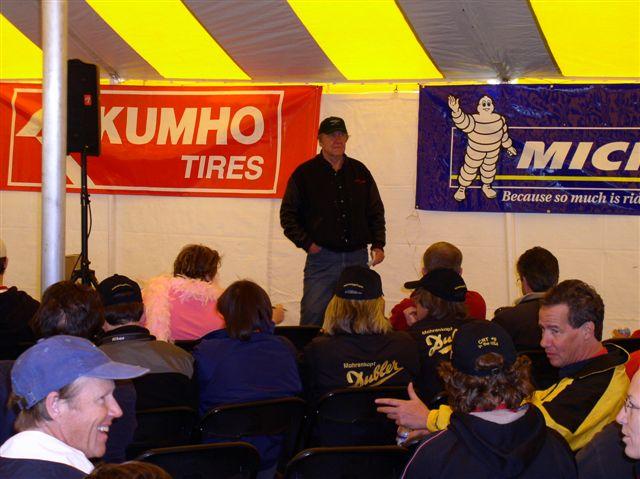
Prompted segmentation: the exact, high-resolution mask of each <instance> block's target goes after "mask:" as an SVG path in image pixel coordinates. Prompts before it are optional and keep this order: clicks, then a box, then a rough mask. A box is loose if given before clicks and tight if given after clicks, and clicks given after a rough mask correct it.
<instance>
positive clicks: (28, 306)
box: [0, 286, 40, 359]
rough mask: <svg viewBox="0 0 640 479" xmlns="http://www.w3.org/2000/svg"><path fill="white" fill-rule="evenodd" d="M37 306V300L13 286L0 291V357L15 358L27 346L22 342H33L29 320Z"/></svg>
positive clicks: (38, 304)
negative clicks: (2, 291)
mask: <svg viewBox="0 0 640 479" xmlns="http://www.w3.org/2000/svg"><path fill="white" fill-rule="evenodd" d="M38 306H40V303H39V302H38V301H36V300H35V299H33V298H32V297H31V296H29V295H28V294H27V293H25V292H24V291H19V290H18V289H17V288H16V287H15V286H14V287H11V288H9V289H8V290H7V291H5V292H4V293H0V359H17V358H18V356H19V355H20V353H22V352H23V351H24V350H25V349H26V348H27V347H28V344H24V343H35V337H34V335H33V333H32V332H31V329H30V328H29V320H30V319H31V317H32V316H33V315H34V313H35V312H36V310H37V309H38ZM20 343H23V344H20Z"/></svg>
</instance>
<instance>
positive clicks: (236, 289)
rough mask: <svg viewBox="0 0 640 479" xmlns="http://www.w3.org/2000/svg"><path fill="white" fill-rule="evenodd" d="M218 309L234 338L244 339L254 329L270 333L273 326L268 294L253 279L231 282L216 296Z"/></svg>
mask: <svg viewBox="0 0 640 479" xmlns="http://www.w3.org/2000/svg"><path fill="white" fill-rule="evenodd" d="M218 311H219V312H220V314H222V316H223V317H224V321H225V323H226V330H227V334H229V336H230V337H232V338H235V339H241V340H243V341H246V340H248V339H249V338H250V337H251V333H253V332H254V331H260V332H263V333H272V332H273V329H274V328H275V324H274V323H273V320H272V319H271V318H272V314H273V311H272V309H271V300H270V299H269V295H268V294H267V292H266V291H265V290H264V289H262V288H261V287H260V286H258V285H257V284H256V283H254V282H253V281H248V280H241V281H236V282H235V283H232V284H231V285H230V286H229V287H228V288H227V289H226V290H225V291H224V293H222V295H221V296H220V298H218Z"/></svg>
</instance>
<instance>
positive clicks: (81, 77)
mask: <svg viewBox="0 0 640 479" xmlns="http://www.w3.org/2000/svg"><path fill="white" fill-rule="evenodd" d="M99 85H100V82H99V76H98V67H97V66H96V65H92V64H89V63H84V62H82V61H80V60H69V61H68V62H67V153H73V152H75V153H82V151H83V150H85V151H86V153H87V155H89V156H100V101H99Z"/></svg>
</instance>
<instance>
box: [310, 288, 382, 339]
mask: <svg viewBox="0 0 640 479" xmlns="http://www.w3.org/2000/svg"><path fill="white" fill-rule="evenodd" d="M322 329H323V330H324V332H325V334H329V335H334V334H338V333H347V334H383V333H387V332H389V331H391V324H389V321H388V320H387V318H385V316H384V298H383V297H379V298H376V299H365V300H358V299H344V298H339V297H337V296H334V297H333V298H331V301H329V304H328V305H327V309H326V311H325V313H324V324H323V325H322Z"/></svg>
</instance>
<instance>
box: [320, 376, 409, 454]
mask: <svg viewBox="0 0 640 479" xmlns="http://www.w3.org/2000/svg"><path fill="white" fill-rule="evenodd" d="M383 397H391V398H396V399H408V396H407V388H406V387H403V386H380V387H366V388H348V389H337V390H335V391H331V392H329V393H327V394H325V395H324V396H323V397H322V398H321V399H320V400H319V401H318V405H317V407H316V412H315V417H314V418H312V424H313V425H312V427H311V436H310V438H309V441H308V444H310V445H314V446H373V445H385V444H395V436H396V424H395V423H394V422H393V421H391V420H390V419H387V417H386V416H385V415H384V414H381V413H379V412H378V411H377V410H376V404H375V402H374V401H375V399H377V398H383Z"/></svg>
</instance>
